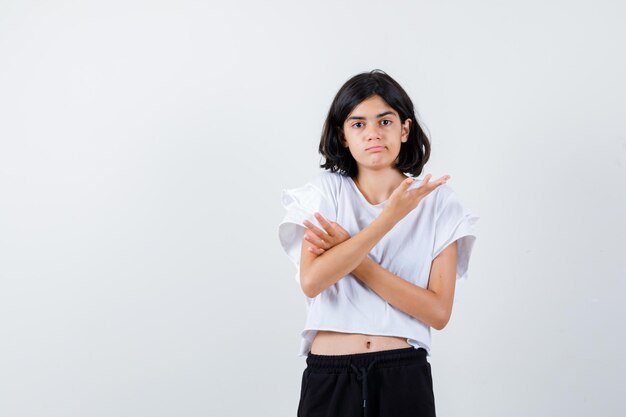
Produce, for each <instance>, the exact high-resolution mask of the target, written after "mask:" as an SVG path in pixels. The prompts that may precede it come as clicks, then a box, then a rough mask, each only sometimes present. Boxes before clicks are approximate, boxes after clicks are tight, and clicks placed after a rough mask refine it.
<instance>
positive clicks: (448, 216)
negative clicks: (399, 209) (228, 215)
mask: <svg viewBox="0 0 626 417" xmlns="http://www.w3.org/2000/svg"><path fill="white" fill-rule="evenodd" d="M421 183H422V180H419V179H415V180H414V181H413V183H412V184H411V185H410V188H415V187H419V185H420V184H421ZM385 203H386V201H384V202H382V203H380V204H375V205H374V204H370V203H369V202H368V201H367V200H366V199H365V197H364V196H363V194H362V193H361V192H360V190H359V189H358V188H357V186H356V184H355V183H354V181H353V180H352V178H350V177H348V176H344V175H341V174H339V173H337V172H335V173H333V172H330V171H322V172H320V173H319V174H318V175H317V176H316V177H314V178H313V179H312V180H311V181H309V182H308V183H306V184H305V185H304V186H302V187H298V188H292V189H285V190H283V191H282V204H283V206H284V208H285V209H286V210H287V214H286V215H285V217H284V219H283V221H282V222H281V223H280V225H279V226H278V236H279V240H280V243H281V245H282V247H283V249H284V250H285V252H286V253H287V255H288V256H289V258H290V259H291V261H292V262H293V263H294V265H295V266H296V274H295V279H296V282H298V284H299V283H300V251H301V247H302V238H303V236H304V232H305V229H306V228H305V226H304V224H303V220H304V219H308V220H309V221H310V222H311V223H313V224H315V225H316V226H318V227H321V225H320V223H319V222H318V221H317V219H316V218H315V216H314V215H313V214H314V213H315V212H316V211H318V212H320V213H321V214H322V216H324V218H326V219H328V220H331V221H335V222H337V223H339V224H340V225H341V227H343V228H344V229H346V231H347V232H348V233H349V234H350V236H354V235H355V234H357V233H359V232H360V231H361V230H362V229H364V228H365V227H366V226H368V225H369V224H370V223H371V222H372V221H373V220H374V219H375V218H376V217H378V215H379V214H380V213H381V212H382V210H383V208H384V206H385ZM479 218H480V217H478V216H475V215H474V214H472V212H470V211H469V210H468V209H467V208H465V207H464V206H463V204H462V202H461V200H460V199H459V197H458V196H457V195H456V193H455V192H454V191H453V189H452V188H451V187H450V186H449V185H447V184H443V185H440V186H439V187H437V188H436V189H435V190H434V191H432V192H431V193H430V194H428V195H427V196H426V197H425V198H424V199H422V200H421V201H420V203H419V204H418V206H417V207H416V208H415V209H414V210H412V211H411V212H409V213H408V214H407V215H406V216H405V217H404V218H403V219H402V220H400V221H399V222H398V223H397V224H396V225H395V226H394V227H393V229H392V230H391V231H389V232H388V233H387V234H386V235H385V236H384V237H383V238H382V239H381V240H380V241H379V242H378V243H377V244H376V246H374V247H373V248H372V250H371V251H370V252H369V255H368V256H369V257H370V258H371V259H373V260H374V261H376V262H377V263H378V264H380V265H381V266H382V267H383V268H385V269H387V270H388V271H389V272H391V273H393V274H395V275H397V276H399V277H401V278H403V279H405V280H407V281H409V282H411V283H413V284H416V285H419V286H420V287H423V288H427V287H428V279H429V275H430V268H431V264H432V261H433V259H434V258H435V257H436V256H437V255H439V253H441V252H442V251H443V249H445V248H446V247H447V246H448V245H449V244H451V243H452V242H454V241H455V240H457V239H458V256H457V266H456V277H457V285H456V286H455V292H456V290H457V289H458V287H459V284H460V283H462V282H465V280H467V278H468V272H467V270H468V265H469V258H470V254H471V252H472V248H473V246H474V242H475V240H476V235H475V232H474V228H473V225H474V223H475V222H476V221H477V220H478V219H479ZM305 298H306V302H307V319H306V324H305V327H304V330H302V332H301V337H302V339H301V345H300V351H299V353H298V356H300V357H302V356H307V355H308V353H309V351H310V348H311V344H312V342H313V339H314V338H315V335H316V333H317V330H332V331H336V332H347V333H362V334H369V335H383V336H399V337H405V338H406V339H407V342H408V343H409V344H410V345H411V346H413V347H415V349H418V348H420V347H423V348H424V349H426V351H427V352H428V356H431V352H430V342H431V337H430V326H428V325H427V324H425V323H424V322H422V321H420V320H417V319H416V318H414V317H412V316H410V315H408V314H406V313H405V312H403V311H401V310H399V309H397V308H395V307H393V306H392V305H391V304H389V303H388V302H387V301H385V300H384V299H383V298H382V297H380V296H379V295H378V294H377V293H376V292H374V291H373V290H371V289H370V288H369V287H367V286H366V285H365V284H363V283H362V282H361V281H360V280H359V279H358V278H356V277H355V276H354V275H352V274H348V275H345V276H344V277H342V278H341V279H339V281H337V282H336V283H335V284H333V285H331V286H329V287H328V288H326V289H325V290H324V291H322V292H321V293H320V294H318V295H317V296H316V297H315V298H309V297H307V296H306V295H305ZM455 298H456V296H455Z"/></svg>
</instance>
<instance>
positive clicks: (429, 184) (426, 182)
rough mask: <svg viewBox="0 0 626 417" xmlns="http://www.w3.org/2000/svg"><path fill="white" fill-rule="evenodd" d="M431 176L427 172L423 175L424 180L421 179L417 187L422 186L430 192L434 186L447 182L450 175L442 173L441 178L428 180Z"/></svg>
mask: <svg viewBox="0 0 626 417" xmlns="http://www.w3.org/2000/svg"><path fill="white" fill-rule="evenodd" d="M431 178H432V175H431V174H427V175H426V176H425V177H424V181H423V183H422V185H420V187H419V188H422V187H424V188H425V189H426V190H427V191H428V192H431V191H432V190H434V189H435V188H437V187H439V186H440V185H442V184H445V183H446V182H448V180H449V179H450V176H449V175H444V176H442V177H441V178H439V179H438V180H436V181H433V182H429V181H430V179H431Z"/></svg>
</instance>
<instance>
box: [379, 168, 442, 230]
mask: <svg viewBox="0 0 626 417" xmlns="http://www.w3.org/2000/svg"><path fill="white" fill-rule="evenodd" d="M431 177H432V175H431V174H428V175H426V176H425V177H424V182H423V183H422V185H420V186H419V187H417V188H414V189H412V190H409V187H410V186H411V184H412V182H413V181H412V180H411V179H406V180H404V181H402V183H401V184H400V185H399V186H398V188H396V189H395V190H394V191H393V193H391V195H390V196H389V199H388V200H387V203H386V204H385V207H384V208H383V211H382V212H381V214H380V215H381V216H385V217H386V218H387V219H388V220H390V221H391V222H392V223H393V224H394V225H395V224H396V223H398V222H399V221H400V220H402V219H403V218H404V216H406V215H407V214H409V212H410V211H411V210H413V209H415V208H416V207H417V205H418V204H419V202H420V201H422V199H423V198H424V197H426V196H427V195H428V194H430V192H431V191H433V190H434V189H435V188H437V187H439V186H440V185H442V184H445V183H446V182H447V181H448V180H449V179H450V176H449V175H444V176H443V177H441V178H439V179H438V180H437V181H433V182H431V183H429V182H428V181H429V180H430V178H431Z"/></svg>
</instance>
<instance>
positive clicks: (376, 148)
mask: <svg viewBox="0 0 626 417" xmlns="http://www.w3.org/2000/svg"><path fill="white" fill-rule="evenodd" d="M384 149H385V147H384V146H373V147H371V148H369V149H366V150H367V151H368V152H380V151H382V150H384Z"/></svg>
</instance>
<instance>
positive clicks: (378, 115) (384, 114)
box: [346, 111, 396, 120]
mask: <svg viewBox="0 0 626 417" xmlns="http://www.w3.org/2000/svg"><path fill="white" fill-rule="evenodd" d="M388 114H392V115H394V116H395V115H396V113H395V112H393V111H386V112H382V113H380V114H377V115H376V117H383V116H386V115H388ZM351 119H355V120H365V117H363V116H350V117H348V118H347V119H346V120H351Z"/></svg>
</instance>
